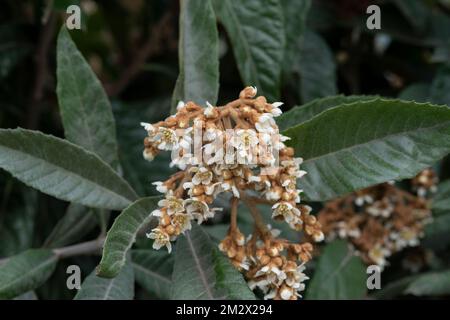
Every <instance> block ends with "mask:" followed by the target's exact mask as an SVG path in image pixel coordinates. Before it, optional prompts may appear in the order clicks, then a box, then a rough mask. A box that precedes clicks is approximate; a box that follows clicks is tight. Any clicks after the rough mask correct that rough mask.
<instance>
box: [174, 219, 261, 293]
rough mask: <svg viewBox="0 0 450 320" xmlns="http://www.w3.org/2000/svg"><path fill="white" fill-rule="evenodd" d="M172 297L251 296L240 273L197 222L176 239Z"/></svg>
mask: <svg viewBox="0 0 450 320" xmlns="http://www.w3.org/2000/svg"><path fill="white" fill-rule="evenodd" d="M175 254H176V256H175V265H174V269H173V275H172V282H173V287H172V299H176V300H177V299H194V300H197V299H198V300H211V299H225V298H226V299H252V298H254V296H253V294H252V292H251V291H250V289H249V288H248V286H247V284H246V282H245V281H244V279H243V277H242V275H241V274H240V273H239V271H238V270H237V269H235V268H234V267H232V265H231V263H230V262H229V261H228V260H227V259H221V258H220V257H219V255H221V254H222V253H220V252H218V251H217V249H216V248H215V246H214V245H213V243H212V241H211V239H210V238H209V237H208V235H207V234H206V233H205V232H204V231H203V230H202V229H201V227H198V226H196V225H194V226H193V228H192V230H191V231H189V232H186V234H185V235H184V236H183V237H181V238H180V239H179V240H178V242H177V247H176V252H175Z"/></svg>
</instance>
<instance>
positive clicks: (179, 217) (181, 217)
mask: <svg viewBox="0 0 450 320" xmlns="http://www.w3.org/2000/svg"><path fill="white" fill-rule="evenodd" d="M192 219H193V217H192V215H191V214H189V213H184V212H178V213H176V214H175V215H173V217H172V220H171V223H172V225H174V226H175V227H179V228H180V232H181V233H184V232H185V231H186V230H191V229H192V225H191V220H192Z"/></svg>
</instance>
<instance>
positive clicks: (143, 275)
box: [131, 249, 174, 299]
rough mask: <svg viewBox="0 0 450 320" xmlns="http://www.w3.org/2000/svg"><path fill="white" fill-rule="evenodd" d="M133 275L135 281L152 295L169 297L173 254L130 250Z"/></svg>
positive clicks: (163, 297)
mask: <svg viewBox="0 0 450 320" xmlns="http://www.w3.org/2000/svg"><path fill="white" fill-rule="evenodd" d="M131 258H132V261H133V269H134V275H135V278H136V281H137V283H139V285H141V286H142V287H143V288H144V289H145V290H147V291H148V292H149V293H150V294H152V297H154V298H158V299H169V298H170V288H171V287H172V279H171V275H172V270H173V262H174V261H173V255H171V254H169V253H167V252H165V251H156V250H144V249H142V250H132V251H131Z"/></svg>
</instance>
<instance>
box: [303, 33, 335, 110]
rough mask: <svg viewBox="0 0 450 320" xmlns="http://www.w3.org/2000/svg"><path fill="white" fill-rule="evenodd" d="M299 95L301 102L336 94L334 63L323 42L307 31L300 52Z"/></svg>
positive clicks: (319, 37)
mask: <svg viewBox="0 0 450 320" xmlns="http://www.w3.org/2000/svg"><path fill="white" fill-rule="evenodd" d="M300 59H301V60H300V61H301V65H300V93H301V96H302V101H303V102H308V101H311V100H313V99H317V98H323V97H326V96H331V95H335V94H336V93H337V80H336V63H335V61H334V56H333V53H332V51H331V50H330V48H329V47H328V45H327V43H326V42H325V40H323V39H322V37H321V36H320V35H319V34H317V33H315V32H313V31H309V30H308V31H307V32H306V33H305V39H304V41H303V45H302V47H301V51H300Z"/></svg>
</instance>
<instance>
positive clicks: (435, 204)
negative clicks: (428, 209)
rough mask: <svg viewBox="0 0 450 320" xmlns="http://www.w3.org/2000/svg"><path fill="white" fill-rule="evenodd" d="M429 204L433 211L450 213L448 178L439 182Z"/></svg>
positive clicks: (449, 184) (449, 181)
mask: <svg viewBox="0 0 450 320" xmlns="http://www.w3.org/2000/svg"><path fill="white" fill-rule="evenodd" d="M431 205H432V208H433V212H436V211H438V212H446V213H450V180H446V181H443V182H441V183H439V185H438V186H437V192H436V195H435V196H434V197H433V201H432V203H431Z"/></svg>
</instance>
